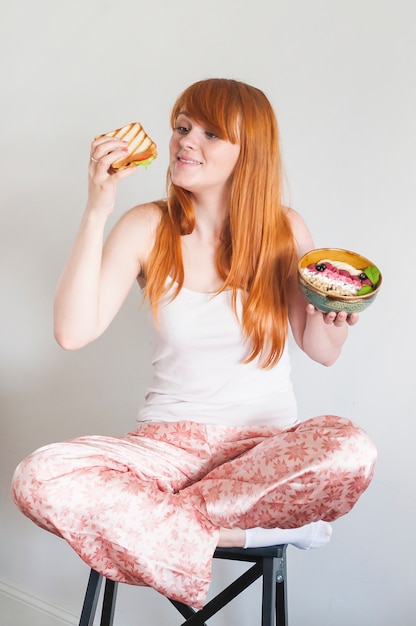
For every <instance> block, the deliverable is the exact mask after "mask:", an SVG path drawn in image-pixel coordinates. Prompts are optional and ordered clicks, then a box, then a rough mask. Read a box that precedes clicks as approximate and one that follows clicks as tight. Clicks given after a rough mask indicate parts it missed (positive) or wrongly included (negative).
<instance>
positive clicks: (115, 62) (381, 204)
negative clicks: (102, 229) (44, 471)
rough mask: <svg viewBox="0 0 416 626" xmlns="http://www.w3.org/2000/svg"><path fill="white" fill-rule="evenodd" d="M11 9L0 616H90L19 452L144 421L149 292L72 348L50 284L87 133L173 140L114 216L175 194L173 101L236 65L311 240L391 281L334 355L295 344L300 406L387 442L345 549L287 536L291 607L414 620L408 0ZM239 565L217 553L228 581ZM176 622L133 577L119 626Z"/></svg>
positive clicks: (83, 571) (65, 238)
mask: <svg viewBox="0 0 416 626" xmlns="http://www.w3.org/2000/svg"><path fill="white" fill-rule="evenodd" d="M2 5H3V6H2V9H1V20H0V46H1V48H0V59H1V63H2V66H3V67H2V74H1V75H2V99H1V101H2V107H1V108H2V115H1V143H2V150H1V156H0V159H1V175H2V184H1V192H0V193H1V196H2V197H1V205H0V211H1V229H0V238H1V240H0V255H1V263H0V276H1V319H2V323H1V327H0V332H1V337H0V346H1V378H0V390H1V454H0V478H1V498H2V499H1V534H0V541H1V546H0V551H1V555H0V625H1V626H24V625H26V624H31V626H34V625H35V624H38V623H39V624H42V626H46V625H47V626H49V624H50V625H51V626H53V625H54V624H62V623H65V624H75V623H77V622H76V618H75V616H76V615H77V614H79V610H80V605H81V600H82V595H83V592H84V587H85V584H86V579H87V575H88V569H87V568H86V566H85V565H84V564H83V563H82V562H81V561H80V559H79V558H78V557H77V556H76V555H75V554H74V553H73V552H72V550H71V549H70V548H69V547H68V546H67V545H66V544H65V543H64V542H63V541H62V540H60V539H58V538H56V537H54V536H52V535H50V534H49V533H47V532H45V531H43V530H40V529H38V528H37V527H36V526H35V525H33V524H32V523H31V522H29V521H28V520H27V519H26V518H25V517H24V516H22V515H21V514H20V513H19V512H18V510H17V509H16V508H15V507H14V505H13V503H12V501H11V498H10V495H9V485H10V480H11V476H12V472H13V470H14V467H15V466H16V465H17V463H18V462H19V461H20V460H21V458H23V456H25V455H26V454H28V453H29V452H31V451H32V450H33V449H35V448H36V447H39V446H40V445H43V444H45V443H48V442H51V441H55V440H61V439H65V438H68V437H72V436H76V435H81V434H86V433H104V434H114V433H120V432H124V431H126V430H127V429H130V428H132V426H134V420H135V414H136V411H137V408H138V406H139V404H140V402H141V400H142V397H143V391H144V388H145V385H146V381H147V380H148V378H149V367H148V364H147V363H148V345H147V333H146V330H145V329H144V327H143V324H141V322H142V320H141V317H142V315H141V313H140V311H139V300H138V295H139V294H138V291H137V290H134V292H132V294H131V295H130V296H129V299H128V301H127V303H126V306H125V307H124V308H123V310H122V311H121V313H120V314H119V316H118V318H117V319H116V320H115V322H114V324H113V325H112V327H111V328H110V329H109V331H108V332H107V333H106V335H105V336H104V337H102V338H101V339H99V340H98V341H97V342H96V343H95V344H93V345H91V346H89V347H87V348H85V349H83V350H81V351H79V352H74V353H68V352H64V351H62V350H60V349H59V348H58V346H57V345H56V344H55V343H54V340H53V336H52V315H51V310H52V298H53V292H54V288H55V284H56V280H57V278H58V275H59V272H60V270H61V268H62V265H63V262H64V260H65V258H66V255H67V253H68V250H69V246H70V244H71V242H72V239H73V236H74V233H75V229H76V227H77V225H78V222H79V219H80V216H81V213H82V210H83V207H84V202H85V197H86V169H87V164H88V156H89V144H90V141H91V139H92V137H93V136H94V135H95V134H98V133H100V132H105V131H108V130H110V129H112V128H114V127H116V126H119V125H122V124H125V123H127V122H130V121H133V120H136V119H137V120H140V121H141V122H142V123H143V124H144V126H145V127H146V129H147V130H148V131H149V133H150V135H151V136H152V137H153V138H154V139H155V141H156V142H157V143H158V146H159V151H160V157H159V159H158V160H157V161H156V162H155V163H154V164H152V166H151V167H150V168H149V169H148V170H140V171H138V172H137V173H136V174H135V175H134V176H133V177H132V178H130V179H129V180H127V181H124V183H123V185H122V188H121V189H120V194H119V202H118V205H119V208H118V213H117V215H119V214H120V213H121V212H122V211H124V210H126V209H127V208H129V207H130V206H132V205H134V204H136V203H138V202H142V201H145V200H150V199H154V198H158V197H161V196H162V195H163V193H164V184H165V171H166V166H167V143H168V138H169V112H170V108H171V105H172V103H173V101H174V99H175V98H176V96H177V95H178V93H179V92H180V91H181V90H182V89H183V88H185V87H186V86H187V85H188V84H190V83H191V82H193V81H195V80H199V79H201V78H207V77H211V76H222V77H230V78H237V79H240V80H244V81H246V82H249V83H252V84H254V85H256V86H258V87H260V88H261V89H263V90H264V91H265V92H266V93H267V95H268V96H269V98H270V99H271V101H272V103H273V105H274V107H275V109H276V112H277V116H278V120H279V123H280V128H281V137H282V150H283V157H284V162H285V172H286V191H287V199H288V202H289V203H290V204H291V205H292V206H293V207H294V208H296V209H297V210H298V211H300V212H301V213H302V214H303V215H304V217H305V218H306V220H307V222H308V224H309V226H310V228H311V230H312V232H313V234H314V236H315V243H316V245H317V246H334V247H347V248H350V249H354V250H357V251H358V252H361V253H362V254H364V255H366V256H367V257H369V258H370V259H371V260H372V261H373V262H375V263H376V264H377V265H379V266H380V268H381V270H382V273H383V278H384V284H383V287H382V290H381V293H380V295H379V296H378V299H377V300H376V302H375V303H374V304H373V305H372V307H371V308H370V309H369V310H368V311H366V312H365V313H363V314H362V316H361V320H360V323H359V325H358V326H356V327H355V328H353V329H351V332H350V338H349V342H348V344H347V346H346V348H345V350H344V353H343V355H342V357H341V358H340V359H339V361H338V362H337V363H336V364H335V365H334V366H333V367H332V368H329V369H328V368H323V367H322V366H318V365H316V364H314V363H312V362H310V361H308V360H307V359H306V357H304V355H303V354H301V353H299V352H298V351H297V350H295V349H293V365H294V376H293V378H294V383H295V385H296V389H297V391H298V395H299V404H300V409H301V413H302V416H304V417H309V416H312V415H317V414H321V413H325V412H326V413H336V414H339V415H343V416H347V417H350V418H352V419H353V420H355V421H356V422H358V423H359V424H361V425H362V426H363V427H364V428H365V429H366V430H367V431H368V432H369V433H370V434H371V436H372V437H373V439H374V440H375V442H376V444H377V447H378V450H379V461H378V465H377V469H376V475H375V479H374V481H373V483H372V485H371V487H370V489H369V490H368V491H367V493H366V494H365V495H364V496H363V498H362V499H361V501H360V502H359V504H358V505H357V506H356V508H355V509H354V510H353V511H352V512H351V513H350V514H349V515H348V516H346V517H344V518H342V519H340V520H338V521H337V522H336V523H335V524H334V534H333V539H332V541H331V543H330V545H329V546H327V547H325V548H324V549H322V550H316V551H311V552H301V551H298V550H296V549H295V548H290V549H289V551H288V555H289V563H288V569H289V615H290V625H291V626H304V625H305V624H308V625H310V626H334V625H335V624H336V625H337V626H347V624H348V625H349V626H351V625H352V626H368V625H369V624H377V625H378V626H387V625H390V624H391V623H395V624H397V625H398V626H411V625H412V624H414V620H415V616H414V606H415V604H414V594H415V585H416V574H415V567H414V563H415V557H416V549H415V543H414V533H415V531H414V518H415V508H416V507H415V504H416V495H415V489H414V482H415V477H416V471H415V454H414V441H415V437H416V425H415V387H414V378H415V377H414V371H415V369H414V364H413V361H414V349H415V347H416V346H415V335H414V324H413V323H412V322H413V319H412V318H413V315H414V307H415V296H414V291H413V290H412V288H411V282H410V276H411V269H410V264H411V262H412V261H414V251H413V248H412V245H414V234H413V232H412V228H414V227H411V220H412V217H413V215H412V214H413V213H414V211H415V195H416V194H415V143H416V132H415V131H416V127H415V111H416V88H415V61H416V29H415V23H416V20H415V9H414V2H413V0H395V1H394V2H393V1H392V0H339V1H337V0H314V1H310V0H292V1H290V2H289V1H284V0H256V2H254V1H253V2H249V1H248V0H239V1H238V2H237V1H236V0H235V1H234V0H221V1H220V0H211V1H210V2H209V3H201V2H199V3H197V2H190V1H189V0H176V2H171V1H170V0H165V1H162V0H152V2H149V1H146V2H143V1H142V0H118V2H110V1H109V0H72V1H69V0H61V1H60V2H57V1H56V0H37V1H36V2H32V1H31V0H16V1H15V2H13V3H6V2H3V3H2ZM238 567H239V566H237V565H235V564H234V565H232V566H230V567H229V566H228V565H227V564H221V565H220V564H218V566H217V563H216V564H215V578H216V582H215V585H214V586H216V585H217V582H218V581H222V580H225V578H226V577H227V576H228V573H229V572H231V571H235V570H236V568H238ZM11 606H12V607H13V608H12V609H10V608H9V609H7V608H6V607H11ZM24 606H26V608H25V609H24ZM1 607H3V612H2V610H1ZM7 611H9V613H7ZM25 611H26V612H25ZM258 611H259V606H258V598H257V594H256V593H254V592H247V595H246V596H245V599H244V600H242V601H241V603H240V604H237V603H235V604H234V606H233V609H232V611H229V612H228V613H226V614H225V617H222V618H215V620H212V623H213V624H215V623H216V624H218V625H219V626H225V625H226V624H227V625H228V624H232V623H239V624H240V625H241V626H253V624H255V623H258V619H259V617H258V616H259V613H258ZM10 615H11V617H10ZM39 616H41V617H39ZM53 616H55V617H53ZM71 616H74V617H71ZM139 618H140V619H139ZM37 620H38V621H37ZM48 620H49V621H48ZM140 620H141V621H140ZM175 620H178V618H177V617H175V613H174V610H173V609H172V608H171V607H170V606H169V605H168V603H167V601H166V600H164V599H163V598H161V597H159V596H157V594H155V592H153V591H151V590H148V589H136V588H131V587H126V586H124V587H123V588H122V589H121V591H120V600H119V609H118V612H117V617H116V626H121V625H123V626H133V625H136V624H138V623H143V624H144V623H145V624H148V625H149V626H150V625H152V624H154V625H155V626H160V625H161V624H162V623H176V622H175ZM177 623H179V621H178V622H177Z"/></svg>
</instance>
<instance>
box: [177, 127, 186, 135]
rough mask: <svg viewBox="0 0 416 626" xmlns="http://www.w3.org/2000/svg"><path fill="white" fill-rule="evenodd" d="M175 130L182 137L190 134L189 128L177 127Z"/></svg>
mask: <svg viewBox="0 0 416 626" xmlns="http://www.w3.org/2000/svg"><path fill="white" fill-rule="evenodd" d="M175 130H177V131H178V133H180V134H181V135H186V133H187V132H189V128H188V127H187V126H177V127H176V128H175Z"/></svg>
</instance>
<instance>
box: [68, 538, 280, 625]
mask: <svg viewBox="0 0 416 626" xmlns="http://www.w3.org/2000/svg"><path fill="white" fill-rule="evenodd" d="M286 548H287V546H286V545H278V546H268V547H264V548H217V549H216V550H215V553H214V558H215V559H227V560H233V561H246V562H250V563H254V565H252V566H251V567H250V568H249V569H248V570H247V571H246V572H244V573H243V574H242V575H241V576H239V577H238V578H236V579H235V580H234V581H233V582H232V583H231V584H230V585H228V587H226V588H225V589H223V590H222V591H221V592H220V593H218V594H217V595H216V596H215V597H214V598H212V600H210V601H209V602H207V604H206V605H205V606H204V607H203V608H202V609H200V610H195V609H194V608H192V607H190V606H188V605H187V604H185V603H183V602H178V601H177V600H172V599H171V598H168V600H169V601H170V602H171V603H172V604H173V606H174V607H175V608H176V609H177V610H178V611H179V612H180V613H181V615H182V616H183V617H184V618H185V621H184V622H182V624H181V626H207V625H206V621H207V620H208V619H210V618H211V617H212V616H213V615H215V614H216V613H218V611H220V610H221V609H222V608H223V607H224V606H225V605H227V604H228V603H229V602H231V600H233V599H234V598H236V597H237V596H238V595H239V594H240V593H242V591H244V590H245V589H247V588H248V587H249V586H250V585H251V584H252V583H254V581H256V580H257V579H258V578H260V577H262V578H263V586H262V609H261V622H260V623H261V626H275V625H276V626H287V624H288V622H287V598H286V585H285V583H286ZM103 579H104V576H102V574H99V573H98V572H96V571H95V570H93V569H91V571H90V577H89V581H88V586H87V590H86V593H85V597H84V604H83V608H82V613H81V618H80V621H79V626H93V622H94V617H95V613H96V609H97V604H98V598H99V594H100V588H101V583H102V581H103ZM117 587H118V583H116V582H114V581H112V580H110V579H108V578H106V579H105V588H104V596H103V603H102V609H101V620H100V626H112V625H113V620H114V611H115V604H116V596H117ZM230 626H231V625H230Z"/></svg>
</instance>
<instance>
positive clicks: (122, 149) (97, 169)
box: [86, 136, 136, 215]
mask: <svg viewBox="0 0 416 626" xmlns="http://www.w3.org/2000/svg"><path fill="white" fill-rule="evenodd" d="M127 145H128V144H127V141H122V140H121V139H117V138H115V137H108V136H104V137H99V138H97V139H94V141H93V142H92V144H91V151H90V164H89V169H88V179H89V184H88V201H87V209H86V210H87V212H96V211H97V212H100V213H104V214H106V215H109V214H110V213H111V212H112V211H113V210H114V205H115V198H116V194H117V186H118V183H119V182H120V180H122V179H123V178H127V177H128V176H130V175H131V174H133V172H134V171H135V170H136V168H135V167H129V168H126V169H123V170H119V171H117V172H115V171H112V170H111V164H112V163H114V161H117V160H118V159H122V158H123V157H125V156H126V154H127V153H128V148H127Z"/></svg>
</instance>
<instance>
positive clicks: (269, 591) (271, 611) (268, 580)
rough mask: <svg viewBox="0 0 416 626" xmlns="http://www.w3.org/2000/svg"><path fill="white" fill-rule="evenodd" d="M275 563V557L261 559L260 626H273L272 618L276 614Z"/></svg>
mask: <svg viewBox="0 0 416 626" xmlns="http://www.w3.org/2000/svg"><path fill="white" fill-rule="evenodd" d="M277 561H278V559H276V558H275V557H264V558H263V601H262V611H261V626H274V617H275V612H276V575H277ZM279 626H280V623H279Z"/></svg>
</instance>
